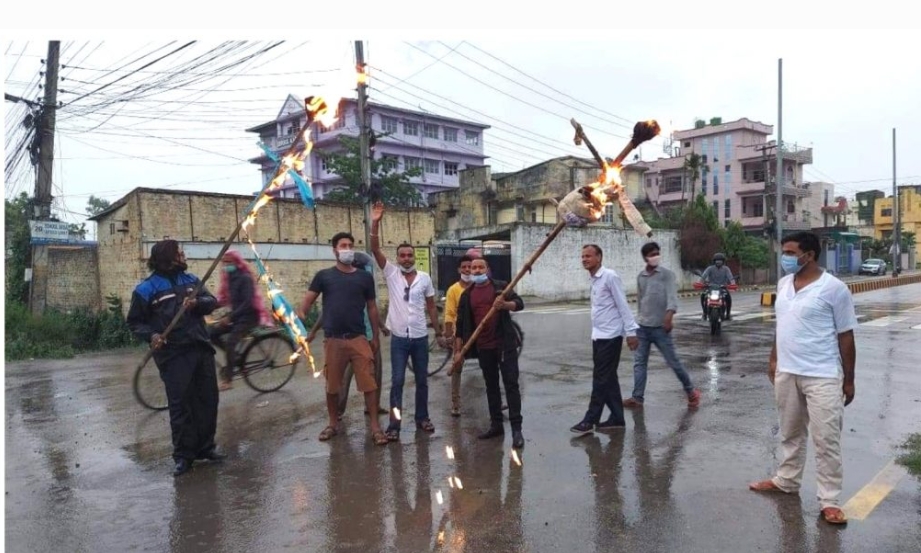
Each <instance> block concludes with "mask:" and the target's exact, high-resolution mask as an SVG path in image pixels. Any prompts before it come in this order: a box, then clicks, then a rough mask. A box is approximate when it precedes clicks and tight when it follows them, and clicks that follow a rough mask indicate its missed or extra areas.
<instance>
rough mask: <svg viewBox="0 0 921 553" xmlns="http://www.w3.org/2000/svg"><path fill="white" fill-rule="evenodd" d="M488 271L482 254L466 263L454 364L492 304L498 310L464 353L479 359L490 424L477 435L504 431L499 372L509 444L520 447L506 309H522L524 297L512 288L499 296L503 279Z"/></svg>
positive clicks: (514, 346)
mask: <svg viewBox="0 0 921 553" xmlns="http://www.w3.org/2000/svg"><path fill="white" fill-rule="evenodd" d="M488 272H489V265H488V264H487V262H486V260H485V259H483V258H477V259H474V260H473V262H472V263H471V265H470V273H471V275H472V276H473V286H468V287H467V289H466V290H464V292H463V293H462V294H461V297H460V303H459V305H458V309H457V335H456V336H457V337H456V338H455V344H454V351H455V354H454V355H455V357H454V365H455V366H457V365H459V364H460V363H461V362H462V360H461V358H460V351H461V349H463V347H464V344H465V343H466V342H467V341H468V340H469V339H470V338H471V337H472V335H473V332H474V330H475V329H476V327H477V326H478V325H479V324H480V322H481V321H482V320H483V318H484V317H485V316H486V313H487V312H489V310H490V308H491V307H493V306H494V305H495V307H496V309H497V310H498V313H497V314H496V315H494V316H493V317H491V318H490V320H489V321H487V322H486V324H485V325H484V327H483V330H482V331H481V332H480V335H479V336H478V337H477V340H476V343H475V344H473V346H471V348H470V350H469V351H468V352H467V355H466V357H467V359H478V360H479V362H480V369H481V370H482V371H483V379H484V380H485V381H486V400H487V401H488V403H489V418H490V426H489V429H488V430H487V431H486V432H483V433H482V434H480V435H479V438H480V439H481V440H487V439H490V438H495V437H499V436H503V435H505V429H504V428H503V425H502V394H501V392H500V390H499V377H500V375H501V378H502V384H503V386H505V399H506V401H507V402H508V408H509V423H510V424H511V426H512V447H514V448H516V449H520V448H522V447H524V436H523V435H522V433H521V422H522V417H521V392H520V391H519V389H518V334H517V333H516V332H515V329H514V327H513V326H512V317H511V315H510V314H509V313H510V312H511V311H521V310H522V309H524V301H523V300H522V299H521V297H520V296H519V295H518V294H516V293H515V292H514V291H509V292H508V294H506V295H505V296H503V295H502V290H504V289H505V287H506V285H507V283H506V282H502V281H498V280H492V279H490V278H489V276H488Z"/></svg>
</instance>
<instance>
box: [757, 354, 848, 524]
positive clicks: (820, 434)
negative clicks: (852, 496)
mask: <svg viewBox="0 0 921 553" xmlns="http://www.w3.org/2000/svg"><path fill="white" fill-rule="evenodd" d="M842 385H843V376H842V375H841V373H840V372H839V375H838V377H836V378H816V377H808V376H799V375H795V374H790V373H783V372H778V373H777V375H776V377H775V378H774V397H775V399H776V400H777V408H778V411H779V412H780V437H781V453H782V455H783V460H782V461H781V463H780V466H779V467H778V468H777V474H776V475H775V476H774V478H773V479H772V480H773V481H774V484H775V485H777V487H778V488H780V489H781V490H783V491H785V492H791V493H792V492H797V491H799V488H800V484H801V483H802V480H803V469H804V468H805V466H806V441H807V439H808V435H809V434H812V443H813V445H814V446H815V459H816V477H817V480H818V494H817V495H818V499H819V503H820V505H821V508H823V509H824V508H825V507H838V506H839V505H838V497H839V496H840V495H841V482H842V480H843V478H844V474H843V469H842V464H841V428H842V424H843V420H844V393H843V391H842Z"/></svg>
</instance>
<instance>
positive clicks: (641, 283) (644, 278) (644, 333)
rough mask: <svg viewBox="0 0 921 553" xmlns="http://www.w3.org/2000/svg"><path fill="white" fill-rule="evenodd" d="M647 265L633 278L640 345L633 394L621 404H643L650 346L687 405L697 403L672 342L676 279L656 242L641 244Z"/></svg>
mask: <svg viewBox="0 0 921 553" xmlns="http://www.w3.org/2000/svg"><path fill="white" fill-rule="evenodd" d="M640 253H641V254H642V256H643V260H645V261H646V268H645V269H643V270H642V271H640V274H639V276H637V278H636V286H637V295H636V310H637V322H638V323H639V328H637V330H636V337H637V338H638V339H639V342H640V344H639V347H637V348H636V351H635V352H633V394H632V397H630V398H628V399H627V400H626V401H624V407H628V408H634V409H635V408H639V407H642V406H643V401H644V394H645V391H646V373H647V365H648V362H649V350H650V349H652V345H653V344H655V346H656V347H657V348H658V349H659V351H660V352H662V355H663V356H664V357H665V362H666V363H667V364H668V367H669V368H670V369H671V370H672V371H674V372H675V376H677V377H678V380H679V381H681V385H682V386H683V387H684V393H685V394H687V396H688V407H697V406H699V405H700V390H696V389H694V385H693V384H692V383H691V377H690V376H689V375H688V372H687V371H686V370H685V368H684V366H683V365H682V364H681V360H680V359H678V356H677V355H676V354H675V344H674V342H672V327H673V318H674V316H675V312H676V311H678V280H677V278H676V277H675V273H674V272H672V271H671V270H669V269H667V268H666V267H662V266H661V265H660V261H661V260H662V255H661V253H660V250H659V245H658V244H657V243H655V242H648V243H646V244H643V247H642V248H641V249H640Z"/></svg>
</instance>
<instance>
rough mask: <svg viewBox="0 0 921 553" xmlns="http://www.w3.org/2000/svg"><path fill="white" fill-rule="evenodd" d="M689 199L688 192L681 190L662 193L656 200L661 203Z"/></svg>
mask: <svg viewBox="0 0 921 553" xmlns="http://www.w3.org/2000/svg"><path fill="white" fill-rule="evenodd" d="M687 199H688V194H686V193H684V192H681V191H680V190H679V191H678V192H668V193H661V194H659V197H658V198H657V199H656V201H657V202H658V203H660V204H667V203H674V202H681V201H687Z"/></svg>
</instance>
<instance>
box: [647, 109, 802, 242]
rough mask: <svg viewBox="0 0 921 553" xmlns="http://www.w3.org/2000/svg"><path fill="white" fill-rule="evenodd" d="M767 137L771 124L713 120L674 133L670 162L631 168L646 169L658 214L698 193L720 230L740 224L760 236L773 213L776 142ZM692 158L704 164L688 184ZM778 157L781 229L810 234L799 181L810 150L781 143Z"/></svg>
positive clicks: (650, 195) (656, 162)
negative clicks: (687, 165) (781, 174)
mask: <svg viewBox="0 0 921 553" xmlns="http://www.w3.org/2000/svg"><path fill="white" fill-rule="evenodd" d="M772 132H773V127H772V126H771V125H765V124H764V123H759V122H757V121H751V120H749V119H747V118H744V117H743V118H742V119H739V120H737V121H731V122H729V123H723V122H722V120H721V119H720V118H718V117H715V118H713V119H711V120H710V123H709V124H707V123H706V122H705V121H702V120H701V121H697V124H696V125H695V127H694V128H693V129H688V130H682V131H675V132H674V133H673V135H672V137H673V139H674V141H675V151H676V154H675V155H674V156H673V157H670V158H662V159H658V160H656V161H652V162H640V163H638V164H636V165H639V166H644V167H646V168H647V170H646V173H645V175H644V179H645V189H646V195H647V197H648V198H649V201H650V202H651V203H652V204H653V205H654V206H655V207H656V209H657V210H659V211H662V210H664V209H668V208H669V207H674V206H678V205H681V204H682V203H686V202H689V201H690V200H691V199H692V198H693V196H694V195H696V194H703V195H704V196H705V197H706V198H707V200H708V201H709V202H710V203H711V205H712V206H713V208H714V210H715V211H716V214H717V217H718V218H719V220H720V222H721V223H722V224H723V225H724V226H725V225H728V224H729V221H739V222H741V223H742V226H743V227H745V229H746V230H748V231H752V232H756V231H757V232H760V231H761V230H763V228H764V226H765V225H766V224H767V223H769V217H766V215H769V214H770V213H771V212H772V211H773V198H774V197H773V195H771V194H770V193H771V192H772V190H771V188H770V187H771V186H773V184H774V175H775V172H776V168H777V159H776V157H775V155H776V149H777V148H776V142H775V141H773V140H772V141H768V140H767V137H768V136H770V135H771V133H772ZM692 153H696V154H699V155H700V156H701V158H702V162H703V165H704V170H703V171H702V172H701V175H700V178H699V179H697V181H696V182H691V178H690V175H689V174H688V172H687V171H686V170H685V168H684V163H685V159H687V158H688V156H690V155H691V154H692ZM783 157H784V160H783V170H784V182H783V204H782V205H783V213H782V216H783V228H784V229H786V230H791V231H793V230H804V229H809V228H811V227H812V226H813V225H812V215H811V214H810V213H808V207H809V206H808V205H807V203H806V202H805V201H804V199H806V198H809V197H810V195H811V191H810V188H809V183H806V182H805V181H804V179H803V166H804V165H806V164H807V163H808V164H811V163H812V148H799V147H797V146H796V145H792V144H790V143H785V144H784V154H783ZM765 175H767V178H765ZM766 184H767V185H768V186H766Z"/></svg>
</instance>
